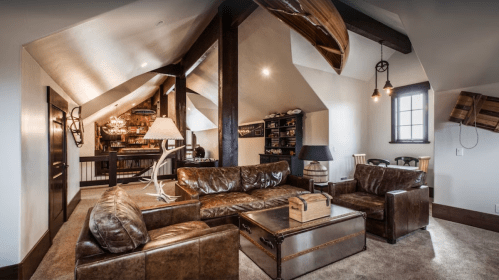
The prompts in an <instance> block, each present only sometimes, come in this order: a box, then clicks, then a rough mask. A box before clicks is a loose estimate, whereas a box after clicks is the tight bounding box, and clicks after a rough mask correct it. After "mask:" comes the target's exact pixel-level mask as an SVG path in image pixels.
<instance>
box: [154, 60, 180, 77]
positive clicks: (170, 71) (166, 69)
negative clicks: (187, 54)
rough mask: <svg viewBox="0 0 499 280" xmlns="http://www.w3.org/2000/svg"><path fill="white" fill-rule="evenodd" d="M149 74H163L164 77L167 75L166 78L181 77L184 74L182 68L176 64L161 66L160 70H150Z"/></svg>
mask: <svg viewBox="0 0 499 280" xmlns="http://www.w3.org/2000/svg"><path fill="white" fill-rule="evenodd" d="M151 72H153V73H159V74H164V75H168V76H173V77H177V76H182V75H183V74H184V73H183V70H182V66H181V65H180V64H178V63H177V64H169V65H166V66H163V67H161V68H158V69H155V70H152V71H151Z"/></svg>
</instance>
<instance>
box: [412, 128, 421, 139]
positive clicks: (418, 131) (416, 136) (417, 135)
mask: <svg viewBox="0 0 499 280" xmlns="http://www.w3.org/2000/svg"><path fill="white" fill-rule="evenodd" d="M412 139H416V140H423V126H422V125H415V126H413V127H412Z"/></svg>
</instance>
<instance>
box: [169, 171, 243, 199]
mask: <svg viewBox="0 0 499 280" xmlns="http://www.w3.org/2000/svg"><path fill="white" fill-rule="evenodd" d="M177 177H178V184H179V185H185V186H189V188H191V189H193V190H195V191H197V192H198V193H199V196H203V195H207V194H214V193H223V192H240V191H242V188H241V168H240V167H204V168H192V167H190V168H189V167H187V168H179V169H178V170H177Z"/></svg>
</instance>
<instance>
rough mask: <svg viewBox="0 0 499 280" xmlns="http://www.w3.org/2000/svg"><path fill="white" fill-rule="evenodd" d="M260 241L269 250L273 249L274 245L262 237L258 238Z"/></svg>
mask: <svg viewBox="0 0 499 280" xmlns="http://www.w3.org/2000/svg"><path fill="white" fill-rule="evenodd" d="M260 241H262V243H263V244H265V245H266V246H267V247H269V248H270V249H274V244H273V243H272V241H270V240H268V239H265V238H264V237H260Z"/></svg>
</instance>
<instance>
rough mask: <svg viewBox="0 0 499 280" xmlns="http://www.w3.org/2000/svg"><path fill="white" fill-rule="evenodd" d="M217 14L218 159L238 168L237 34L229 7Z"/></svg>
mask: <svg viewBox="0 0 499 280" xmlns="http://www.w3.org/2000/svg"><path fill="white" fill-rule="evenodd" d="M224 3H225V2H224ZM218 14H219V18H220V33H219V34H220V36H219V39H218V81H219V82H218V157H219V166H221V167H226V166H237V165H238V132H237V128H238V36H237V34H238V32H237V26H233V25H232V22H233V20H234V16H235V14H234V13H233V10H232V9H231V8H230V6H229V7H227V6H226V5H224V4H222V5H220V7H219V8H218Z"/></svg>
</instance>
